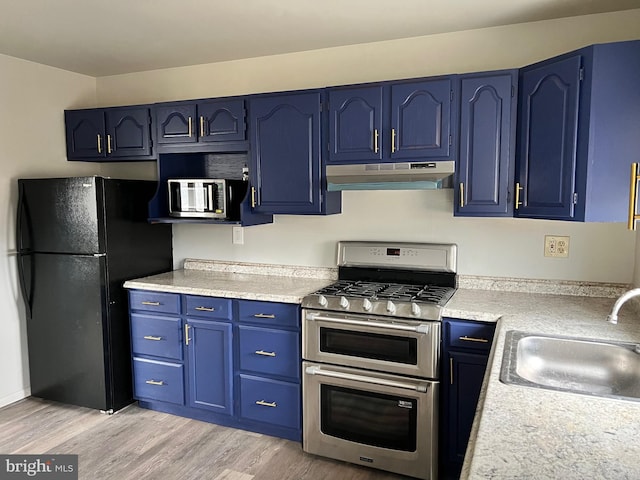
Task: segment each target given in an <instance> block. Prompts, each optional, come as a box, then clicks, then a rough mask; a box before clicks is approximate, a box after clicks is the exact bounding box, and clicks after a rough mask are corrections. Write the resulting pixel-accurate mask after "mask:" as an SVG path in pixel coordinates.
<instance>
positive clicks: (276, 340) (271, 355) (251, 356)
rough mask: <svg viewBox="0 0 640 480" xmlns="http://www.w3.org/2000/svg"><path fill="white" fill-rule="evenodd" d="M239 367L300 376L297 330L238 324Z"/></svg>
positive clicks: (281, 374) (271, 373) (254, 370)
mask: <svg viewBox="0 0 640 480" xmlns="http://www.w3.org/2000/svg"><path fill="white" fill-rule="evenodd" d="M238 333H239V335H238V336H239V338H240V342H239V343H240V349H239V357H240V369H241V370H249V371H252V372H259V373H266V374H269V375H280V376H284V377H291V378H296V379H297V378H300V347H299V345H300V340H299V336H298V333H297V332H290V331H285V330H274V329H269V328H260V327H250V326H247V325H240V326H239V327H238Z"/></svg>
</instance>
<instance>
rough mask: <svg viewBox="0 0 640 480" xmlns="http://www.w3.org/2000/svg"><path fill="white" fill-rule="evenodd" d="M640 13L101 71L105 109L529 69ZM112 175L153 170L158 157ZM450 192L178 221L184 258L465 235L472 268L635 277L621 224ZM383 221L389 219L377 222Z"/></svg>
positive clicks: (319, 256) (330, 249)
mask: <svg viewBox="0 0 640 480" xmlns="http://www.w3.org/2000/svg"><path fill="white" fill-rule="evenodd" d="M638 25H640V10H630V11H625V12H620V13H611V14H602V15H591V16H585V17H575V18H566V19H560V20H554V21H545V22H535V23H528V24H520V25H512V26H506V27H496V28H488V29H481V30H474V31H466V32H457V33H450V34H443V35H434V36H428V37H419V38H411V39H405V40H396V41H389V42H380V43H372V44H366V45H356V46H346V47H340V48H331V49H325V50H317V51H310V52H302V53H295V54H288V55H278V56H271V57H264V58H253V59H247V60H240V61H233V62H225V63H218V64H208V65H198V66H193V67H185V68H174V69H167V70H160V71H151V72H143V73H136V74H130V75H119V76H112V77H102V78H99V79H98V81H97V94H98V101H99V104H100V105H117V104H128V103H136V102H155V101H167V100H178V99H188V98H203V97H216V96H224V95H236V94H248V93H257V92H268V91H282V90H288V89H303V88H310V87H323V86H330V85H339V84H348V83H355V82H367V81H376V80H386V79H396V78H408V77H416V76H429V75H439V74H447V73H462V72H472V71H482V70H492V69H500V68H512V67H519V66H523V65H526V64H528V63H531V62H534V61H537V60H541V59H543V58H546V57H549V56H553V55H555V54H559V53H562V52H566V51H569V50H571V49H574V48H578V47H581V46H584V45H588V44H591V43H598V42H607V41H617V40H625V39H635V38H640V28H638ZM106 168H107V169H108V170H107V169H104V170H103V171H105V172H115V173H117V174H124V175H140V176H147V177H153V175H154V174H155V169H154V166H153V165H152V164H145V165H136V166H135V167H134V168H130V167H126V168H122V167H121V166H120V165H115V166H108V167H106ZM452 210H453V205H452V194H451V191H445V192H349V193H344V194H343V213H342V214H341V215H335V216H331V217H325V218H323V217H298V216H295V217H294V216H276V218H275V223H274V224H273V225H266V226H259V227H251V228H246V229H245V244H244V245H233V244H232V243H231V228H230V227H228V226H212V225H176V226H174V256H175V259H176V265H177V266H178V265H180V263H181V261H182V259H184V258H185V257H197V258H212V259H225V260H245V261H256V262H273V263H287V264H301V265H333V264H334V262H335V260H334V249H335V243H336V241H338V240H341V239H393V240H398V241H399V240H411V241H446V242H456V243H458V245H459V246H460V249H459V269H460V273H463V274H475V275H490V276H508V277H528V278H552V279H567V280H589V281H602V282H620V283H630V282H632V280H633V275H634V265H633V262H632V261H630V259H632V258H633V257H634V255H635V244H636V238H635V235H634V234H633V233H630V232H628V231H626V230H625V228H624V225H622V224H575V223H569V222H557V221H554V222H550V221H538V220H526V219H469V218H454V217H453V215H452V213H451V212H452ZM380 219H382V220H383V224H382V225H380V224H379V223H378V221H379V220H380ZM546 234H553V235H569V236H570V237H571V240H570V255H569V258H568V259H549V258H545V257H543V255H542V251H543V241H544V235H546Z"/></svg>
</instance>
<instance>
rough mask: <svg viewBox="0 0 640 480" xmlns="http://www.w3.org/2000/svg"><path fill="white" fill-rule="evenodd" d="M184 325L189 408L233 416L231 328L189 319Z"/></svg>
mask: <svg viewBox="0 0 640 480" xmlns="http://www.w3.org/2000/svg"><path fill="white" fill-rule="evenodd" d="M186 325H187V328H186V329H185V335H187V338H185V345H186V346H185V348H186V349H187V351H188V355H187V359H188V375H189V379H188V381H189V387H188V404H189V406H191V407H196V408H203V409H206V410H212V411H215V412H218V413H226V414H229V415H231V414H233V385H232V379H233V376H232V369H233V363H232V343H231V340H232V337H231V324H230V323H225V322H214V321H211V320H193V319H191V320H189V321H188V322H187V323H186Z"/></svg>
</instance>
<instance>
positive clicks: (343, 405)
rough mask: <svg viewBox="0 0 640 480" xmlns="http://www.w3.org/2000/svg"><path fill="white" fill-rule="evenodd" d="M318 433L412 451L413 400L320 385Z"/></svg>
mask: <svg viewBox="0 0 640 480" xmlns="http://www.w3.org/2000/svg"><path fill="white" fill-rule="evenodd" d="M320 402H321V406H320V411H321V414H320V419H321V420H320V421H321V430H322V432H323V433H325V434H326V435H331V436H332V437H337V438H342V439H344V440H348V441H351V442H356V443H361V444H365V445H372V446H374V447H382V448H388V449H391V450H402V451H405V452H415V450H416V417H417V412H416V410H417V401H416V399H415V398H406V397H399V396H395V395H384V394H381V393H374V392H366V391H363V390H355V389H351V388H344V387H336V386H333V385H320Z"/></svg>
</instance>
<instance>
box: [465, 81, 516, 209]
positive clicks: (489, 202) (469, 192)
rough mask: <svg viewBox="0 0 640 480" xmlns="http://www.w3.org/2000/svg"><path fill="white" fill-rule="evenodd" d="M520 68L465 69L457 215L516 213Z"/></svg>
mask: <svg viewBox="0 0 640 480" xmlns="http://www.w3.org/2000/svg"><path fill="white" fill-rule="evenodd" d="M517 81H518V77H517V71H516V70H511V71H505V72H495V73H489V74H470V75H464V76H462V78H461V81H460V146H459V152H460V154H459V157H458V162H457V165H456V179H457V181H456V189H455V193H454V205H455V209H454V212H455V215H458V216H493V217H497V216H509V217H510V216H512V215H513V202H512V201H511V198H512V195H511V190H512V185H513V175H514V160H515V144H516V141H515V140H516V139H515V128H516V99H517V97H516V96H515V92H516V85H517Z"/></svg>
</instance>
